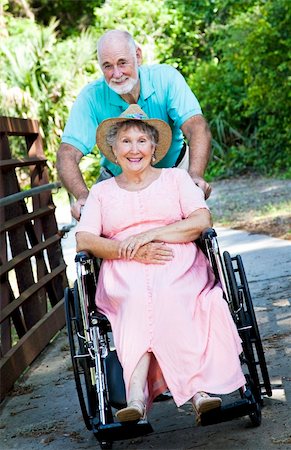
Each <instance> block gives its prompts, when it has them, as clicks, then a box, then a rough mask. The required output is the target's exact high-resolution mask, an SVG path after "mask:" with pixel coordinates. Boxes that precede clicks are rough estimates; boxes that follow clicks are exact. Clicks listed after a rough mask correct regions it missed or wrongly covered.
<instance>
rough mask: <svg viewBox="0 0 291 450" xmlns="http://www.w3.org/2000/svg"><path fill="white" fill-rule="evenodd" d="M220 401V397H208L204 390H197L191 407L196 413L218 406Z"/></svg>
mask: <svg viewBox="0 0 291 450" xmlns="http://www.w3.org/2000/svg"><path fill="white" fill-rule="evenodd" d="M221 403H222V400H221V398H220V397H210V395H208V394H206V392H197V394H195V395H194V397H193V399H192V405H193V408H194V410H195V412H196V414H198V415H200V414H203V413H205V412H207V411H210V410H211V409H215V408H219V407H220V406H221Z"/></svg>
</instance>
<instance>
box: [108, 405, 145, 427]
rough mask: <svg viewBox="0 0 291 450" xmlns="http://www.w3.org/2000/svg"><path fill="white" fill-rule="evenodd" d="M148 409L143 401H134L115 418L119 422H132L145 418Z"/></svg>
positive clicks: (118, 412)
mask: <svg viewBox="0 0 291 450" xmlns="http://www.w3.org/2000/svg"><path fill="white" fill-rule="evenodd" d="M145 413H146V407H145V405H144V403H143V402H142V401H141V400H132V401H131V402H129V404H128V406H127V407H126V408H123V409H120V410H119V411H117V413H116V414H115V416H116V417H117V419H118V420H119V422H130V421H135V420H140V419H144V418H145Z"/></svg>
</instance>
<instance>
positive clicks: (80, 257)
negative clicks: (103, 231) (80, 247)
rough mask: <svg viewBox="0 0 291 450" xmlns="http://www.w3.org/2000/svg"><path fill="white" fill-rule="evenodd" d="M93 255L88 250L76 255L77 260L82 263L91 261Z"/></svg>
mask: <svg viewBox="0 0 291 450" xmlns="http://www.w3.org/2000/svg"><path fill="white" fill-rule="evenodd" d="M92 258H93V256H92V255H91V254H90V253H88V252H83V251H82V252H78V253H77V254H76V256H75V262H76V263H77V262H80V263H85V262H87V261H90V259H92Z"/></svg>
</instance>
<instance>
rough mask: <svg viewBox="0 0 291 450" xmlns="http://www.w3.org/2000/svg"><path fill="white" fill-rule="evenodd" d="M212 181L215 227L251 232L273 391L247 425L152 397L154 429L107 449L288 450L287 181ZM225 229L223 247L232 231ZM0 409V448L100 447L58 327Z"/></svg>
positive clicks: (248, 263)
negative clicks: (199, 421) (205, 418)
mask: <svg viewBox="0 0 291 450" xmlns="http://www.w3.org/2000/svg"><path fill="white" fill-rule="evenodd" d="M212 187H213V193H212V195H211V198H210V199H209V205H210V207H211V209H212V211H213V215H214V225H215V227H216V226H219V225H226V224H228V225H231V226H232V228H240V229H244V230H247V231H249V232H250V234H251V236H248V233H246V234H244V239H245V241H243V245H242V247H243V249H244V253H243V260H244V263H245V267H246V268H247V269H248V272H247V277H248V280H249V286H250V290H251V293H252V297H253V303H254V306H255V312H256V317H257V321H258V324H259V329H260V333H261V338H262V342H263V346H264V350H265V356H266V361H267V366H268V370H269V375H270V380H271V385H272V392H273V395H272V397H266V398H265V399H264V407H263V410H262V417H263V420H262V424H261V426H260V427H258V428H253V427H251V426H250V420H249V418H248V417H242V418H240V419H236V420H233V421H230V422H225V423H220V424H217V425H211V426H208V427H199V426H196V425H195V418H194V415H193V412H192V411H191V406H190V404H185V405H184V406H182V407H181V408H176V406H175V405H174V403H173V401H172V400H168V401H165V402H160V403H155V404H154V408H153V410H152V411H151V412H150V415H149V419H150V423H151V425H152V426H153V428H154V433H152V434H150V435H148V436H146V437H144V438H138V439H131V440H126V441H119V442H115V443H114V445H113V450H148V449H157V450H192V449H193V450H194V449H196V448H200V449H203V450H206V449H207V450H217V449H221V450H234V449H235V450H261V449H262V450H263V449H264V450H288V449H290V450H291V432H290V430H291V421H290V417H291V376H290V374H291V363H290V354H291V350H290V348H291V341H290V337H291V333H290V328H291V327H290V325H291V320H290V303H291V296H290V293H291V292H290V291H291V279H290V266H291V246H290V241H289V240H290V218H291V181H282V180H267V179H262V178H253V177H252V178H251V179H250V178H241V179H238V180H230V181H229V180H226V181H220V182H215V183H212ZM288 208H289V209H288ZM262 212H263V214H262ZM254 233H264V234H268V235H269V236H277V237H278V236H279V237H280V238H281V240H280V239H279V240H278V239H274V240H272V239H271V240H268V238H266V237H264V236H257V235H256V234H254ZM228 234H229V236H230V237H229V238H227V239H226V244H227V246H229V245H230V244H229V243H231V242H232V239H233V238H232V235H235V236H239V235H240V232H239V231H238V230H234V231H232V230H230V232H229V233H228ZM249 238H251V239H250V240H249ZM221 242H222V243H223V242H224V240H223V239H222V241H220V243H221ZM227 248H228V247H227ZM229 250H230V251H232V250H233V248H232V246H231V249H229ZM235 251H236V250H235ZM223 401H225V400H223ZM1 416H2V419H1V425H0V435H1V450H11V449H18V450H39V449H42V448H44V449H46V448H47V449H48V450H62V449H64V450H83V449H89V450H93V449H98V448H100V447H99V445H98V442H97V441H96V439H95V438H94V436H93V434H92V432H90V431H88V430H87V429H86V428H85V426H84V423H83V421H82V417H81V413H80V408H79V404H78V400H77V395H76V388H75V384H74V378H73V373H72V365H71V360H70V353H69V346H68V339H67V334H66V330H65V329H63V330H62V331H61V332H60V333H59V335H58V336H57V337H56V338H55V339H54V340H53V341H52V342H51V343H50V345H49V346H48V347H47V349H46V350H45V351H44V352H43V353H42V354H41V355H40V356H39V358H38V359H37V360H36V361H35V362H34V363H33V364H32V366H31V368H30V369H29V370H28V371H27V372H26V373H25V374H24V375H23V377H22V378H21V379H20V380H19V382H18V383H17V384H16V386H15V389H14V391H13V392H12V393H11V395H10V396H8V397H7V398H6V399H5V401H4V402H2V404H1Z"/></svg>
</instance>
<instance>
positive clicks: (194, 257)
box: [76, 169, 245, 406]
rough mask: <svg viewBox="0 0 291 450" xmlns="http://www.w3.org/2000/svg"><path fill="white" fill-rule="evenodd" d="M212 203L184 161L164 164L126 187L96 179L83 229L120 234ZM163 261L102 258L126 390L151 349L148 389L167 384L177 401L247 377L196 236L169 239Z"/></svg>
mask: <svg viewBox="0 0 291 450" xmlns="http://www.w3.org/2000/svg"><path fill="white" fill-rule="evenodd" d="M199 208H207V205H206V203H205V201H204V198H203V193H202V191H201V190H200V189H199V188H198V187H197V186H196V185H195V184H194V183H193V181H192V180H191V178H190V176H189V175H188V173H187V172H186V171H185V170H183V169H162V171H161V175H160V176H159V178H158V179H157V180H155V181H154V182H153V183H152V184H151V185H150V186H148V187H147V188H145V189H143V190H140V191H134V192H132V191H127V190H125V189H122V188H120V187H119V186H118V184H117V183H116V181H115V179H114V178H111V179H109V180H106V181H103V182H101V183H98V184H96V185H94V186H93V188H92V189H91V192H90V195H89V197H88V200H87V202H86V205H85V208H84V211H83V214H82V219H81V221H80V223H79V225H78V227H77V230H76V231H77V232H78V231H87V232H90V233H93V234H96V235H98V236H100V235H102V236H104V237H107V238H109V239H117V240H122V239H124V238H126V237H127V236H129V235H132V234H136V233H140V232H142V231H144V230H148V229H150V228H155V227H159V226H163V225H167V224H170V223H172V222H176V221H178V220H181V219H183V218H186V217H188V216H189V214H190V213H191V212H193V211H195V210H197V209H199ZM167 245H168V246H170V247H172V248H173V250H174V259H173V260H172V261H170V262H167V263H166V264H165V265H154V264H143V263H139V262H136V261H126V260H104V261H103V262H102V267H101V271H100V275H99V281H98V287H97V292H96V303H97V305H98V308H99V309H100V311H101V312H103V313H104V314H105V315H106V316H107V317H108V319H109V321H110V323H111V326H112V331H113V336H114V343H115V345H116V350H117V354H118V357H119V359H120V362H121V365H122V367H123V374H124V382H125V387H126V391H127V392H128V386H129V381H130V378H131V375H132V373H133V371H134V369H135V367H136V365H137V363H138V361H139V360H140V358H141V357H142V356H143V354H144V353H146V352H152V353H153V355H154V357H153V358H152V360H151V361H152V362H151V365H150V369H149V374H148V386H147V392H146V394H147V397H148V403H149V404H150V403H151V402H152V400H153V398H154V397H155V396H156V395H158V394H159V393H161V392H163V391H164V390H165V388H166V387H168V389H169V390H170V391H171V393H172V395H173V398H174V400H175V402H176V404H177V405H178V406H180V405H182V404H184V403H185V402H186V401H188V400H189V399H190V398H191V397H192V396H193V395H194V394H195V393H196V392H197V391H200V390H203V391H206V392H209V393H216V394H226V393H229V392H232V391H234V390H236V389H238V388H239V387H241V386H242V385H244V384H245V378H244V375H243V373H242V370H241V365H240V361H239V354H240V353H241V351H242V348H241V340H240V338H239V335H238V332H237V329H236V327H235V325H234V323H233V320H232V318H231V315H230V312H229V309H228V306H227V303H226V302H225V300H224V299H223V297H222V290H221V288H220V287H219V286H218V285H217V284H216V283H215V279H214V275H213V272H212V269H211V267H210V265H209V263H208V260H207V258H206V257H205V256H204V254H203V252H202V251H201V250H200V249H199V248H198V247H197V246H196V245H195V244H194V243H192V242H191V243H185V244H167Z"/></svg>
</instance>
